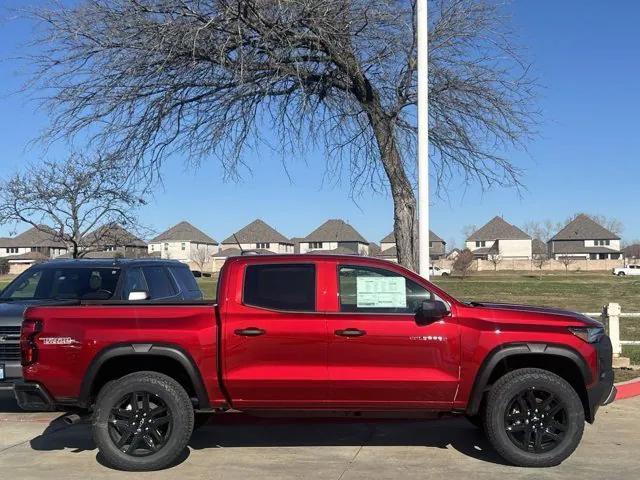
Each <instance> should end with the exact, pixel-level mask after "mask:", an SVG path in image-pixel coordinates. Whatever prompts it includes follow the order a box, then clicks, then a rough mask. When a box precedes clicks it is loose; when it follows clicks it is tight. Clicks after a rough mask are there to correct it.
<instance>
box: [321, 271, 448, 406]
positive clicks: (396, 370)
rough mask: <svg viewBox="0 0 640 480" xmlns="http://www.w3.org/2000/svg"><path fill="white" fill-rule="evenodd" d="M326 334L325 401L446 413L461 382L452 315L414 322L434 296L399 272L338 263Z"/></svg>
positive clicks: (341, 404) (340, 404)
mask: <svg viewBox="0 0 640 480" xmlns="http://www.w3.org/2000/svg"><path fill="white" fill-rule="evenodd" d="M334 278H337V285H336V290H337V298H338V302H337V305H336V311H335V313H333V314H330V315H328V317H327V326H328V330H329V336H330V343H329V355H328V359H329V381H330V391H329V404H330V405H334V406H335V407H352V408H372V409H382V410H384V409H394V408H396V409H397V408H434V409H439V408H450V407H451V405H452V402H453V400H454V397H455V392H456V389H457V387H458V381H459V363H460V340H459V331H458V325H457V323H456V321H455V318H454V317H453V316H452V315H447V316H445V317H444V318H442V319H441V320H438V321H435V322H433V323H429V324H423V325H421V324H419V322H418V321H417V318H416V311H417V310H418V308H419V307H420V306H421V305H422V301H424V300H428V299H433V298H434V295H433V294H432V293H431V292H430V291H429V290H428V289H427V288H426V287H425V286H423V285H421V284H419V283H418V282H417V281H414V280H412V279H410V278H406V277H405V276H403V275H402V274H401V273H399V272H395V271H393V270H387V269H384V268H379V267H369V266H358V265H357V264H355V265H349V264H342V265H338V266H337V272H335V274H334Z"/></svg>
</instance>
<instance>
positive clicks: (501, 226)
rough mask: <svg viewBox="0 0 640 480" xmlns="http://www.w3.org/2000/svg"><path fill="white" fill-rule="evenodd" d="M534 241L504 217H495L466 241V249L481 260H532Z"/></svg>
mask: <svg viewBox="0 0 640 480" xmlns="http://www.w3.org/2000/svg"><path fill="white" fill-rule="evenodd" d="M532 243H533V241H532V239H531V237H530V236H529V235H527V234H526V233H525V232H523V231H522V230H520V229H519V228H518V227H516V226H515V225H511V224H510V223H509V222H507V221H505V220H504V219H503V218H502V217H494V218H493V219H491V220H490V221H489V222H488V223H487V224H486V225H484V226H483V227H481V228H479V229H478V230H476V231H475V232H473V233H472V234H471V235H470V236H469V238H467V240H466V244H465V246H466V248H468V249H469V250H471V252H472V253H473V255H474V256H475V257H476V258H479V259H484V260H486V259H489V258H493V257H500V258H502V259H510V260H516V259H531V257H532V248H533V245H532Z"/></svg>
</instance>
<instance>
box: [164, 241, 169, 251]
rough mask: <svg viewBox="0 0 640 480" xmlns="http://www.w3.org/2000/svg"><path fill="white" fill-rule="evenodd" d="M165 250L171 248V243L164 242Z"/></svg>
mask: <svg viewBox="0 0 640 480" xmlns="http://www.w3.org/2000/svg"><path fill="white" fill-rule="evenodd" d="M164 250H165V252H166V251H167V250H169V244H168V243H165V244H164Z"/></svg>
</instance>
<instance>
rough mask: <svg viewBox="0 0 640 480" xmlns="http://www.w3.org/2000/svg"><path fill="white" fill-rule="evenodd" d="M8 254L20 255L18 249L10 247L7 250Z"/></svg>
mask: <svg viewBox="0 0 640 480" xmlns="http://www.w3.org/2000/svg"><path fill="white" fill-rule="evenodd" d="M6 250H7V253H18V248H17V247H10V248H7V249H6Z"/></svg>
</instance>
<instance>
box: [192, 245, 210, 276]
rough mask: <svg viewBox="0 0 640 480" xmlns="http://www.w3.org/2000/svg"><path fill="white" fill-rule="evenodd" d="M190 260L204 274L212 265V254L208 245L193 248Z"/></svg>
mask: <svg viewBox="0 0 640 480" xmlns="http://www.w3.org/2000/svg"><path fill="white" fill-rule="evenodd" d="M190 258H191V261H192V262H193V263H194V264H195V266H196V267H198V270H199V271H200V272H204V271H205V268H206V266H207V265H208V264H209V263H211V254H210V253H209V250H208V248H207V246H206V245H196V246H195V247H194V248H192V249H191V255H190Z"/></svg>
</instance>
